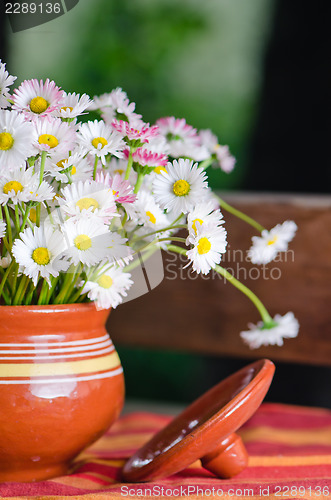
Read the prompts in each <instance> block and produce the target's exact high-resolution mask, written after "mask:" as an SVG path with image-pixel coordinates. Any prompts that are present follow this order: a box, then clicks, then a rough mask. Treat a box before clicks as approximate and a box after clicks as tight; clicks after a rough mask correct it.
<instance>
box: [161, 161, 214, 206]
mask: <svg viewBox="0 0 331 500" xmlns="http://www.w3.org/2000/svg"><path fill="white" fill-rule="evenodd" d="M207 187H208V184H207V176H206V173H205V172H204V171H203V170H202V169H201V168H199V167H198V165H197V163H195V164H193V162H192V161H190V160H184V159H182V158H180V159H179V160H178V161H177V160H174V161H173V163H168V165H167V167H166V172H164V171H161V172H160V175H157V176H156V177H155V179H154V182H153V189H154V195H155V199H156V201H157V202H158V203H159V204H160V206H161V208H166V209H167V210H168V211H173V212H174V213H178V214H179V213H181V212H183V213H187V212H189V211H190V210H192V209H193V208H194V206H195V205H196V204H197V203H198V202H199V201H201V200H202V199H203V198H204V196H205V192H204V191H205V190H206V188H207Z"/></svg>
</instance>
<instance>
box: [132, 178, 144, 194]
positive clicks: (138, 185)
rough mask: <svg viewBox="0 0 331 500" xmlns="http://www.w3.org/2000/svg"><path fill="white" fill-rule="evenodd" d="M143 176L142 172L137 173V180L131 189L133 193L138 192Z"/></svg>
mask: <svg viewBox="0 0 331 500" xmlns="http://www.w3.org/2000/svg"><path fill="white" fill-rule="evenodd" d="M144 177H145V176H144V174H141V173H139V174H138V178H137V182H136V185H135V187H134V190H133V192H134V193H138V191H139V189H140V188H141V185H142V182H143V180H144Z"/></svg>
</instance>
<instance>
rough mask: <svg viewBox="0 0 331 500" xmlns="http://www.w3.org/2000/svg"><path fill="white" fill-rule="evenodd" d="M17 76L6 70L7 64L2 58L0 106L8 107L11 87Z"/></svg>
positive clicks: (0, 64) (0, 65) (0, 66)
mask: <svg viewBox="0 0 331 500" xmlns="http://www.w3.org/2000/svg"><path fill="white" fill-rule="evenodd" d="M16 78H17V76H11V75H10V74H9V73H8V71H6V64H5V63H3V62H1V59H0V108H8V106H9V102H8V99H9V98H10V94H9V87H10V86H11V85H12V84H13V83H14V81H15V80H16Z"/></svg>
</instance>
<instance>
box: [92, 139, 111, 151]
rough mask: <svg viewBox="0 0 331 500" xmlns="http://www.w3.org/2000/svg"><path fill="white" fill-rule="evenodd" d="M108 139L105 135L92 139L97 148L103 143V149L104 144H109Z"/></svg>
mask: <svg viewBox="0 0 331 500" xmlns="http://www.w3.org/2000/svg"><path fill="white" fill-rule="evenodd" d="M107 144H108V141H107V140H106V139H105V138H104V137H96V138H95V139H93V140H92V146H93V147H94V148H95V149H99V145H101V148H100V149H102V148H103V147H104V146H107Z"/></svg>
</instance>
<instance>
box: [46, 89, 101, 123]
mask: <svg viewBox="0 0 331 500" xmlns="http://www.w3.org/2000/svg"><path fill="white" fill-rule="evenodd" d="M91 103H92V101H91V99H90V96H88V95H87V94H83V95H82V96H80V94H76V93H75V92H74V93H72V94H71V93H69V94H67V93H66V92H63V98H62V102H61V107H60V108H58V109H56V110H55V111H54V116H57V117H59V118H66V119H67V118H76V116H79V115H82V114H84V112H85V111H86V109H87V108H88V107H89V106H90V104H91Z"/></svg>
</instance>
